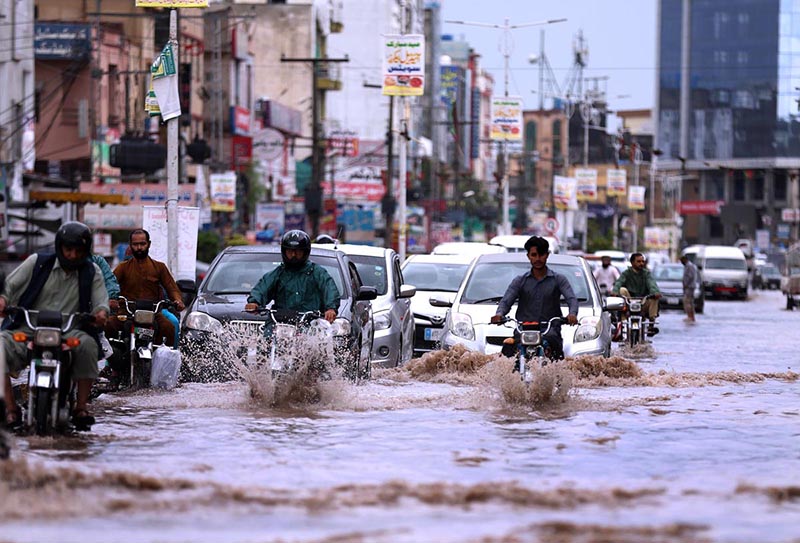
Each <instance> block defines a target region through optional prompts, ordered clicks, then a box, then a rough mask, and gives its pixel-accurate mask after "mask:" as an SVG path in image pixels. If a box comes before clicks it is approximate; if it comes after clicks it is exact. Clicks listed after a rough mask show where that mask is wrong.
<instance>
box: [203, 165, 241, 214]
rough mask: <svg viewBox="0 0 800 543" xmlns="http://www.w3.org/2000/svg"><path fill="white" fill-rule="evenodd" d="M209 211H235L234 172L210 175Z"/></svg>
mask: <svg viewBox="0 0 800 543" xmlns="http://www.w3.org/2000/svg"><path fill="white" fill-rule="evenodd" d="M209 177H210V180H211V211H228V212H230V211H236V172H225V173H212V174H211V175H210V176H209Z"/></svg>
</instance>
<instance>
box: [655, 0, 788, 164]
mask: <svg viewBox="0 0 800 543" xmlns="http://www.w3.org/2000/svg"><path fill="white" fill-rule="evenodd" d="M682 4H683V2H682V0H661V18H660V29H659V30H660V44H659V81H658V85H659V96H658V145H659V147H660V149H661V150H662V151H663V152H664V156H665V158H670V157H672V158H675V157H678V155H679V149H680V85H681V70H680V62H681V10H682ZM690 13H691V36H690V39H691V54H690V82H691V83H690V88H691V93H690V96H691V98H690V119H689V122H690V124H689V145H688V152H687V155H688V156H687V157H685V158H687V159H689V160H701V161H702V160H727V159H757V158H775V157H798V156H800V122H798V102H797V98H798V97H800V91H798V90H797V87H800V0H692V2H691V11H690Z"/></svg>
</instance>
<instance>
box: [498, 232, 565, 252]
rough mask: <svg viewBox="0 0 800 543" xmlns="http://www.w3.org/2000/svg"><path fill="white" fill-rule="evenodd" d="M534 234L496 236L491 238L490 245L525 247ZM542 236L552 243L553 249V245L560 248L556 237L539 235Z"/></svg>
mask: <svg viewBox="0 0 800 543" xmlns="http://www.w3.org/2000/svg"><path fill="white" fill-rule="evenodd" d="M531 237H532V235H526V234H506V235H500V236H495V237H493V238H492V239H490V240H489V244H490V245H500V246H501V247H514V248H518V249H524V248H525V242H527V241H528V240H529V239H531ZM539 237H540V238H544V239H546V240H547V243H549V244H550V250H551V251H552V249H553V247H555V248H556V249H558V248H559V243H558V240H557V239H556V238H554V237H553V236H539Z"/></svg>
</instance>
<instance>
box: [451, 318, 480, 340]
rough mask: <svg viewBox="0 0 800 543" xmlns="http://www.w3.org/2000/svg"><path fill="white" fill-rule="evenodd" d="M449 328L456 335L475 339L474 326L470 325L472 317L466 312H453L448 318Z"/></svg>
mask: <svg viewBox="0 0 800 543" xmlns="http://www.w3.org/2000/svg"><path fill="white" fill-rule="evenodd" d="M450 330H452V332H453V334H455V335H456V336H458V337H461V338H464V339H469V340H473V339H475V328H474V327H473V326H472V319H471V318H470V316H469V315H467V314H466V313H453V316H452V319H451V320H450Z"/></svg>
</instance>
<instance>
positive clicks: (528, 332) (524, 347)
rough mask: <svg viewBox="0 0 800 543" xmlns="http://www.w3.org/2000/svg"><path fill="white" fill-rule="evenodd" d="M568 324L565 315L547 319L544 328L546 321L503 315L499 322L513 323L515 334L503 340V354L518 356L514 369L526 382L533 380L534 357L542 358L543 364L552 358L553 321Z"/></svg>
mask: <svg viewBox="0 0 800 543" xmlns="http://www.w3.org/2000/svg"><path fill="white" fill-rule="evenodd" d="M555 322H558V323H561V324H566V323H567V319H565V318H564V317H553V318H552V319H550V320H549V321H547V326H546V328H545V329H544V330H542V326H544V324H545V323H544V322H541V323H540V322H520V321H518V320H516V319H514V318H513V317H503V320H501V321H500V323H499V324H507V323H513V328H514V330H515V333H514V336H512V337H510V338H506V339H505V340H503V347H502V350H501V352H502V354H503V355H504V356H507V357H516V364H515V368H514V371H518V372H519V374H520V376H521V377H522V380H523V381H525V383H530V382H531V381H532V380H533V372H532V371H531V369H530V367H531V362H532V361H533V359H534V358H539V359H541V360H542V365H543V366H545V365H547V360H548V359H552V355H553V352H552V347H551V346H550V344H549V342H548V341H547V338H546V336H547V334H548V333H549V332H550V328H551V326H552V325H553V323H555Z"/></svg>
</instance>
